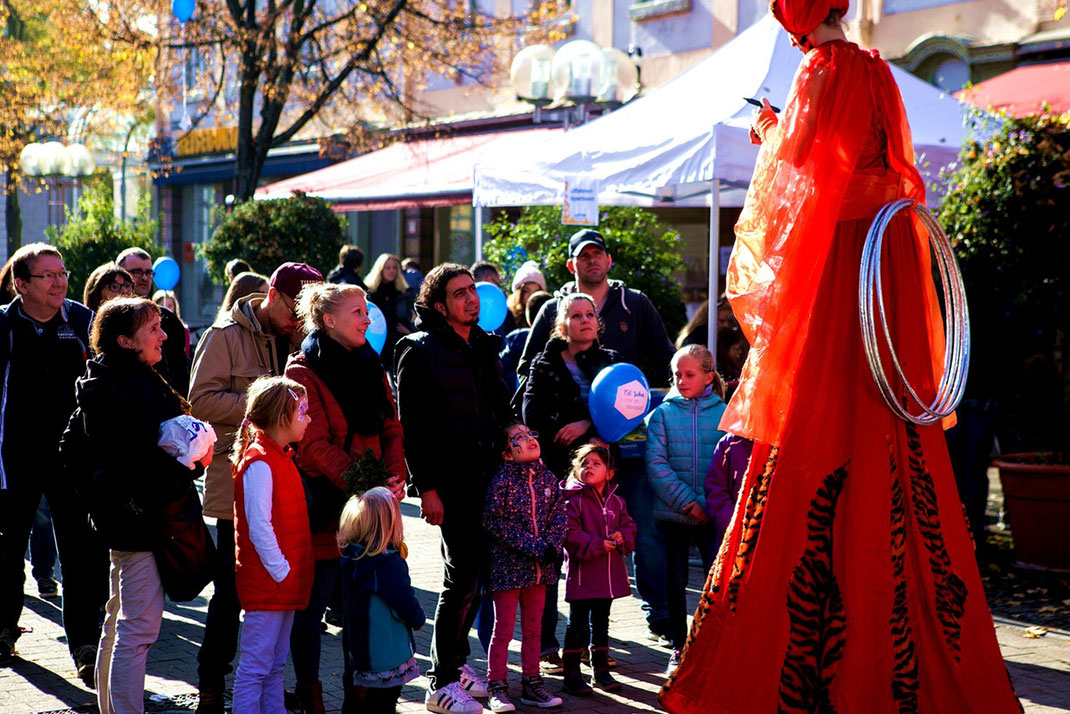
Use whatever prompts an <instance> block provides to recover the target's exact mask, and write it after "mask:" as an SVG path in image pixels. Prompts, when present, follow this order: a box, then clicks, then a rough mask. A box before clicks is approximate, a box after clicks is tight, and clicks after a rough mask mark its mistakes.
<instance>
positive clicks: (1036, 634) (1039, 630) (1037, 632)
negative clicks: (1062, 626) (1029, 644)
mask: <svg viewBox="0 0 1070 714" xmlns="http://www.w3.org/2000/svg"><path fill="white" fill-rule="evenodd" d="M1046 634H1048V628H1047V627H1041V626H1040V625H1033V626H1032V627H1030V628H1029V629H1027V630H1026V631H1025V632H1023V633H1022V636H1023V637H1025V638H1026V639H1027V640H1035V639H1039V638H1041V637H1043V636H1044V635H1046Z"/></svg>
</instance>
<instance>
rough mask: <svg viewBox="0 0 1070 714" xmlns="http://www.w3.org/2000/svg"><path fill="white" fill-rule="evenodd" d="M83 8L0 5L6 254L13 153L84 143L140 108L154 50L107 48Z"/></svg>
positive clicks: (18, 229) (11, 233)
mask: <svg viewBox="0 0 1070 714" xmlns="http://www.w3.org/2000/svg"><path fill="white" fill-rule="evenodd" d="M93 18H94V16H92V15H90V14H88V13H87V11H86V9H85V3H82V2H77V1H75V0H0V27H2V29H3V33H4V38H3V42H0V68H2V69H0V171H3V172H4V174H5V183H4V195H5V201H6V226H5V228H6V233H7V244H8V255H10V254H11V253H12V252H14V251H15V250H17V249H18V247H19V245H20V243H21V235H22V219H21V212H20V210H19V204H18V193H19V190H20V188H22V187H23V186H24V185H25V186H27V187H31V186H32V184H29V183H27V182H28V181H31V179H28V177H25V176H23V175H22V172H21V169H20V167H19V154H20V153H21V151H22V149H23V147H25V146H26V144H28V143H30V142H33V141H41V140H45V139H50V138H62V139H66V140H79V141H83V142H88V143H89V144H90V146H91V148H92V138H93V136H95V135H97V134H99V133H101V132H108V131H110V130H111V127H112V126H113V125H114V123H115V122H116V121H118V120H119V118H120V117H124V116H128V115H129V114H130V113H131V112H135V111H137V110H138V108H139V107H141V106H143V105H144V104H145V102H144V94H143V90H144V88H145V86H146V83H147V79H148V78H149V77H150V76H151V74H152V66H153V62H154V60H153V54H154V49H153V48H151V47H145V48H140V49H138V48H131V47H120V46H117V45H115V44H114V43H108V42H107V41H106V38H105V37H104V35H103V34H102V33H101V28H100V27H99V26H98V24H97V23H96V22H95V21H91V20H92V19H93Z"/></svg>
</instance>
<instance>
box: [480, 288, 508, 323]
mask: <svg viewBox="0 0 1070 714" xmlns="http://www.w3.org/2000/svg"><path fill="white" fill-rule="evenodd" d="M476 292H478V293H479V326H480V327H482V328H483V329H484V330H486V331H487V332H494V331H495V330H497V329H498V328H499V327H501V326H502V323H503V322H505V315H506V313H508V311H509V308H508V307H507V306H506V304H505V293H503V292H502V289H501V288H499V287H498V286H497V285H495V284H494V283H486V282H479V283H476Z"/></svg>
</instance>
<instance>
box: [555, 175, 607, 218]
mask: <svg viewBox="0 0 1070 714" xmlns="http://www.w3.org/2000/svg"><path fill="white" fill-rule="evenodd" d="M561 222H562V223H564V224H565V225H568V226H597V225H598V181H596V180H595V179H592V178H587V177H585V176H574V177H573V178H572V179H570V180H568V181H565V200H564V203H563V204H562V205H561Z"/></svg>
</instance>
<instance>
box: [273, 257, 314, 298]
mask: <svg viewBox="0 0 1070 714" xmlns="http://www.w3.org/2000/svg"><path fill="white" fill-rule="evenodd" d="M322 282H323V274H322V273H320V271H318V270H316V269H315V268H313V267H312V266H310V265H306V264H305V263H283V264H282V265H280V266H279V267H277V268H275V272H274V273H272V274H271V281H270V282H269V283H268V284H269V285H270V286H271V287H273V288H275V289H276V290H278V291H279V292H280V293H282V294H283V295H285V296H286V297H288V298H291V299H293V300H296V299H297V294H298V293H299V292H301V288H303V287H305V286H306V285H308V284H309V283H322Z"/></svg>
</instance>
